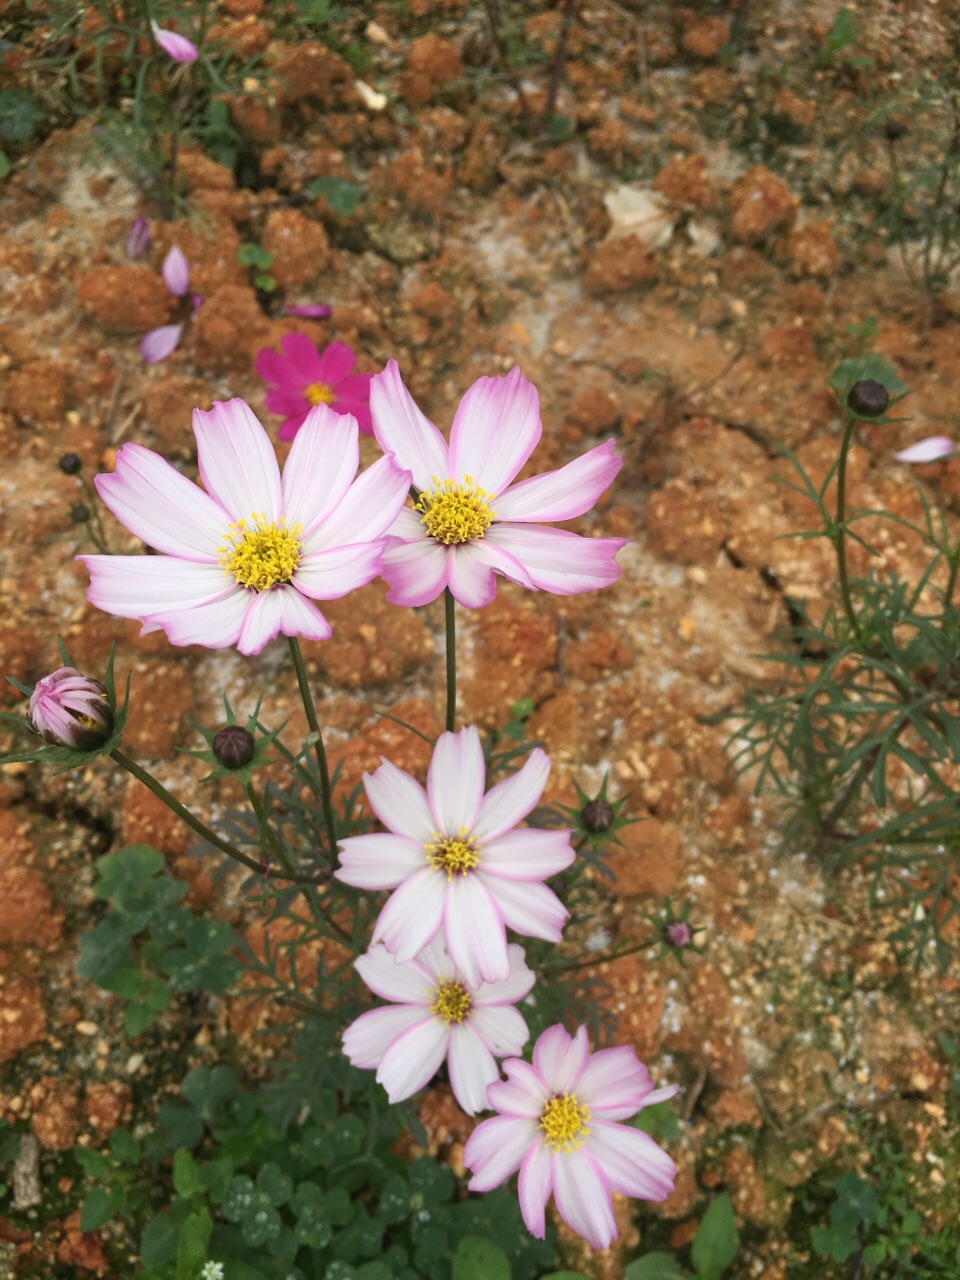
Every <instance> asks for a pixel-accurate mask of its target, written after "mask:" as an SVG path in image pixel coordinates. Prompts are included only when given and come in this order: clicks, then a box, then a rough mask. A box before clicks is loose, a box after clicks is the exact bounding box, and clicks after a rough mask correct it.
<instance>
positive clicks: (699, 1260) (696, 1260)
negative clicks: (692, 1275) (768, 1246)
mask: <svg viewBox="0 0 960 1280" xmlns="http://www.w3.org/2000/svg"><path fill="white" fill-rule="evenodd" d="M736 1252H737V1228H736V1226H735V1225H734V1221H733V1205H732V1204H731V1203H730V1197H729V1196H728V1195H726V1194H724V1195H720V1196H717V1198H716V1200H714V1202H713V1204H711V1206H710V1208H709V1209H708V1210H707V1212H706V1213H705V1214H704V1215H703V1221H702V1222H701V1223H700V1226H699V1227H698V1228H697V1234H696V1235H695V1236H694V1238H693V1248H692V1249H691V1257H692V1259H693V1265H694V1269H695V1270H696V1273H697V1276H698V1277H699V1280H717V1277H719V1276H721V1275H723V1273H724V1271H726V1269H727V1267H729V1265H730V1263H731V1262H732V1261H733V1259H734V1257H735V1256H736Z"/></svg>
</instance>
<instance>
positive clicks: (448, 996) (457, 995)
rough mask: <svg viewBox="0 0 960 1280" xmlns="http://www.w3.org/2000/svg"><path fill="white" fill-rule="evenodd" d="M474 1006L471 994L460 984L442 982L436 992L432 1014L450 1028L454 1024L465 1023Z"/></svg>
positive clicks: (431, 1007) (432, 1004)
mask: <svg viewBox="0 0 960 1280" xmlns="http://www.w3.org/2000/svg"><path fill="white" fill-rule="evenodd" d="M472 1005H473V1001H472V999H471V998H470V992H469V991H467V989H466V988H465V987H463V986H461V985H460V983H459V982H441V983H440V985H439V987H437V989H436V991H435V992H434V995H433V1001H432V1003H431V1005H430V1012H431V1013H432V1014H433V1015H434V1017H436V1018H442V1019H443V1021H444V1022H445V1023H446V1024H447V1026H448V1027H449V1026H450V1024H451V1023H452V1022H457V1023H460V1022H463V1021H464V1019H465V1018H466V1017H468V1015H469V1013H470V1009H471V1007H472Z"/></svg>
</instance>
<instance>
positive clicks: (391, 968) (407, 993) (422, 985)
mask: <svg viewBox="0 0 960 1280" xmlns="http://www.w3.org/2000/svg"><path fill="white" fill-rule="evenodd" d="M353 964H354V968H355V969H356V970H357V972H358V973H359V974H360V977H361V978H362V979H363V980H364V982H365V983H366V984H367V986H368V987H369V988H370V990H371V991H372V992H373V994H374V995H377V996H379V997H380V999H381V1000H392V1001H394V1003H396V1004H415V1005H418V1006H420V1007H421V1014H422V1010H423V1009H425V1008H427V1007H428V1006H429V1004H430V1002H431V999H432V998H433V988H434V986H435V985H436V983H435V982H434V981H433V979H432V977H431V975H430V974H429V973H428V972H427V970H426V969H425V968H424V967H423V966H421V965H419V964H417V962H416V961H413V962H412V963H411V964H397V962H396V960H394V958H393V956H392V955H391V954H390V952H389V951H388V950H387V948H386V947H385V946H383V944H382V943H378V944H377V945H376V946H374V947H371V948H370V950H369V951H368V952H367V953H366V954H365V955H362V956H358V957H357V959H356V960H355V961H354V962H353Z"/></svg>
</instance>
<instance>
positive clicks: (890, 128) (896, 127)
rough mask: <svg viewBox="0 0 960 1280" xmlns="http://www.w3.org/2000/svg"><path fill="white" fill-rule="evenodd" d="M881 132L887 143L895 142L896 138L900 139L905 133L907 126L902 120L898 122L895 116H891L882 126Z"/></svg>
mask: <svg viewBox="0 0 960 1280" xmlns="http://www.w3.org/2000/svg"><path fill="white" fill-rule="evenodd" d="M883 132H884V133H885V134H886V138H887V141H888V142H896V141H897V139H898V138H902V137H903V135H904V134H905V133H906V132H907V126H906V125H905V124H904V122H903V121H902V120H898V119H897V117H896V116H891V117H890V119H889V120H888V121H887V123H886V124H885V125H884V129H883Z"/></svg>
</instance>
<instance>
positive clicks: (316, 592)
mask: <svg viewBox="0 0 960 1280" xmlns="http://www.w3.org/2000/svg"><path fill="white" fill-rule="evenodd" d="M382 546H383V542H382V541H380V542H361V543H358V544H357V545H356V546H352V547H332V548H331V549H330V550H329V551H318V552H317V553H316V554H315V555H305V556H303V557H302V558H301V560H300V563H299V565H298V566H297V569H296V571H295V572H294V575H293V577H292V579H291V582H292V583H293V585H294V586H295V587H296V588H297V589H298V590H299V591H302V592H304V594H305V595H308V596H312V597H313V598H314V599H315V600H339V599H340V597H341V596H346V595H349V594H350V592H351V591H355V590H356V589H357V587H365V586H366V585H367V583H368V582H372V581H373V580H374V578H375V577H376V576H377V574H378V573H379V572H380V553H381V548H382Z"/></svg>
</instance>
